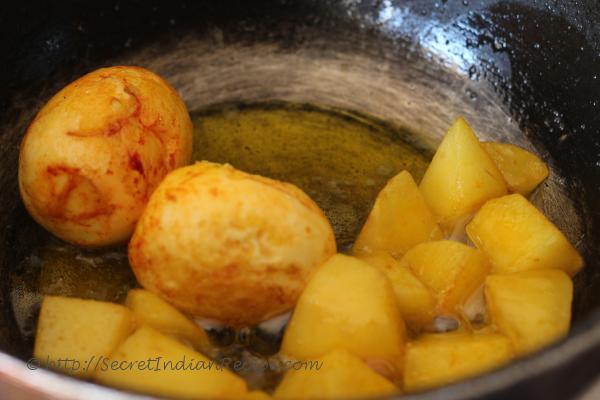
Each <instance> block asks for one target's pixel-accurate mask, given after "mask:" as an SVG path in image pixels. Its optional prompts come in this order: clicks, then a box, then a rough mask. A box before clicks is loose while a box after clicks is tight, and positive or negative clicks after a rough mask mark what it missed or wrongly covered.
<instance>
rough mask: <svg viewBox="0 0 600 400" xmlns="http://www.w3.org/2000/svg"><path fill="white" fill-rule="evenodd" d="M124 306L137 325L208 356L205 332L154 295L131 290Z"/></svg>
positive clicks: (207, 341)
mask: <svg viewBox="0 0 600 400" xmlns="http://www.w3.org/2000/svg"><path fill="white" fill-rule="evenodd" d="M125 305H126V306H127V307H129V308H130V309H131V311H133V313H134V315H135V317H136V320H137V321H138V323H142V324H147V325H149V326H151V327H153V328H154V329H156V330H158V331H160V332H162V333H165V334H168V335H171V336H174V337H176V338H177V339H182V340H183V341H185V342H188V343H190V344H191V345H192V346H193V347H194V348H195V349H197V350H200V351H201V352H203V353H204V354H210V352H211V349H212V346H211V343H210V339H209V338H208V335H207V334H206V332H204V330H203V329H202V328H200V327H199V326H198V325H197V324H195V323H194V322H192V321H191V320H190V319H189V318H188V317H186V316H185V315H183V314H182V313H181V312H180V311H179V310H177V309H176V308H175V307H173V306H172V305H170V304H169V303H167V302H166V301H164V300H163V299H161V298H160V297H158V296H157V295H155V294H154V293H151V292H149V291H147V290H143V289H132V290H130V291H129V293H127V299H126V300H125Z"/></svg>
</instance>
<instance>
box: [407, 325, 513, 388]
mask: <svg viewBox="0 0 600 400" xmlns="http://www.w3.org/2000/svg"><path fill="white" fill-rule="evenodd" d="M512 357H513V348H512V346H511V343H510V340H508V339H507V338H506V337H505V336H502V335H499V334H493V333H492V334H487V333H473V334H471V333H439V334H430V335H424V336H422V337H421V338H419V339H418V340H416V341H414V342H410V343H409V344H408V346H407V349H406V358H405V365H404V370H405V373H404V390H406V391H407V392H415V391H421V390H425V389H431V388H433V387H437V386H442V385H447V384H449V383H453V382H456V381H458V380H461V379H464V378H468V377H471V376H474V375H478V374H482V373H484V372H488V371H489V370H492V369H494V368H497V367H499V366H501V365H503V364H506V363H507V362H508V361H510V360H511V359H512Z"/></svg>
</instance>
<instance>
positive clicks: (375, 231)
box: [353, 171, 442, 257]
mask: <svg viewBox="0 0 600 400" xmlns="http://www.w3.org/2000/svg"><path fill="white" fill-rule="evenodd" d="M441 238H442V231H441V230H440V228H439V227H438V225H437V223H436V221H435V217H434V215H433V214H432V213H431V211H430V210H429V207H428V206H427V204H426V203H425V200H424V199H423V195H422V194H421V191H420V190H419V188H418V186H417V184H416V183H415V181H414V180H413V178H412V176H411V175H410V173H408V172H407V171H402V172H400V173H399V174H398V175H396V176H395V177H393V178H392V179H390V180H389V182H388V183H387V184H386V185H385V187H384V188H383V189H382V190H381V192H379V194H378V195H377V198H376V200H375V205H374V206H373V209H372V210H371V213H370V214H369V217H368V218H367V221H366V222H365V225H364V226H363V228H362V230H361V232H360V234H359V235H358V239H356V242H355V243H354V249H353V250H354V253H355V254H364V253H367V254H368V253H371V252H374V251H379V250H382V251H388V252H390V253H391V254H392V255H394V256H396V257H398V256H402V255H403V254H404V253H406V252H407V251H408V250H409V249H410V248H412V247H414V246H415V245H417V244H419V243H422V242H426V241H429V240H437V239H441Z"/></svg>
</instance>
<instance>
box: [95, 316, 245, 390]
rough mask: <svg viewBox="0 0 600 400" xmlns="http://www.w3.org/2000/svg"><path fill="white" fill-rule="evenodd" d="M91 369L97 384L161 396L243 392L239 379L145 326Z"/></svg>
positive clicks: (240, 379) (243, 385) (216, 364)
mask: <svg viewBox="0 0 600 400" xmlns="http://www.w3.org/2000/svg"><path fill="white" fill-rule="evenodd" d="M95 370H96V374H95V376H94V378H95V380H96V381H97V382H99V383H102V384H104V385H108V386H112V387H115V388H119V389H125V390H133V391H138V392H141V393H147V394H151V395H155V396H161V397H168V398H179V399H197V398H224V397H227V398H239V397H242V396H243V395H245V394H246V393H247V388H246V382H244V380H243V379H242V378H240V377H239V376H237V375H235V374H234V373H233V372H231V371H229V370H227V369H225V368H223V367H221V366H220V364H219V363H218V362H216V361H212V360H210V359H208V358H206V357H205V356H203V355H202V354H200V353H198V352H196V351H194V350H192V349H190V348H189V347H187V346H185V345H183V344H181V343H180V342H178V341H177V340H175V339H172V338H170V337H168V336H165V335H163V334H162V333H160V332H158V331H156V330H154V329H153V328H150V327H148V326H143V327H141V328H140V329H138V330H137V331H136V332H135V333H134V334H133V335H131V336H130V337H129V338H127V340H125V341H124V342H123V343H122V344H121V345H120V346H119V347H118V348H117V350H116V351H115V352H114V353H113V354H112V355H111V357H110V359H106V361H105V362H101V363H99V365H98V367H97V368H95Z"/></svg>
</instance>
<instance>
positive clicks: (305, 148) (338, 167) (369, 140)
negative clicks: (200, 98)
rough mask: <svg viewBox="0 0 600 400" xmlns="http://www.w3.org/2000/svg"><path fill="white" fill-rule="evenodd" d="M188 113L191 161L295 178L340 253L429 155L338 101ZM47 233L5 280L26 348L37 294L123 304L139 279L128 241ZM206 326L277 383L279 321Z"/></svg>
mask: <svg viewBox="0 0 600 400" xmlns="http://www.w3.org/2000/svg"><path fill="white" fill-rule="evenodd" d="M192 120H193V124H194V159H196V160H208V161H213V162H221V163H224V162H227V163H230V164H232V165H233V166H235V167H236V168H239V169H241V170H244V171H247V172H251V173H256V174H260V175H264V176H267V177H270V178H275V179H280V180H284V181H288V182H291V183H293V184H295V185H297V186H299V187H300V188H301V189H303V190H304V191H305V192H306V193H308V194H309V195H310V196H311V197H312V198H313V199H314V200H315V201H316V202H317V203H318V204H319V205H320V206H321V208H322V209H323V210H324V211H325V214H326V215H327V216H328V217H329V219H330V221H331V223H332V225H333V227H334V231H335V234H336V238H337V241H338V246H339V249H340V250H341V251H344V250H347V249H348V248H349V246H350V245H351V244H352V242H353V240H354V238H355V237H356V235H357V234H358V231H359V229H360V227H361V226H362V223H363V222H364V220H365V218H366V217H367V215H368V212H369V210H370V208H371V206H372V203H373V201H374V199H375V197H376V196H377V193H378V192H379V190H380V189H381V188H382V187H383V186H384V185H385V183H386V181H387V180H388V179H389V178H391V177H392V176H393V175H395V174H396V173H398V172H399V171H401V170H404V169H406V170H408V171H409V172H410V173H411V174H412V175H413V177H414V178H415V180H416V181H417V182H418V181H419V180H420V179H421V177H422V175H423V173H424V172H425V169H426V167H427V163H428V160H429V158H430V154H428V153H426V152H424V151H422V150H420V149H419V147H418V146H417V145H416V144H414V143H412V142H411V141H410V140H411V136H410V134H409V133H408V132H405V131H403V130H401V129H398V128H396V127H393V126H390V125H388V124H386V123H383V122H381V121H378V120H375V119H372V118H369V117H366V116H362V115H358V114H355V113H350V112H346V111H341V110H335V109H326V108H319V107H315V106H309V105H299V104H289V103H280V102H277V103H266V104H265V103H257V104H226V105H220V106H214V107H211V108H210V109H205V110H202V111H199V112H196V113H194V114H193V115H192ZM31 224H33V221H31ZM44 235H45V236H42V238H41V239H40V240H36V241H35V243H33V245H32V247H31V252H30V254H28V255H26V256H25V257H22V259H21V260H20V262H19V263H18V266H17V268H15V272H14V274H13V276H12V282H11V284H12V290H11V300H12V306H13V310H14V314H15V318H16V320H17V324H18V326H19V328H20V330H21V335H22V336H23V338H24V339H25V342H26V343H28V344H29V346H30V347H31V346H32V345H33V340H34V333H35V321H36V319H37V310H38V309H39V302H40V300H41V298H42V296H43V295H63V296H71V297H79V298H89V299H95V300H103V301H113V302H121V301H123V299H124V298H125V296H126V293H127V291H128V290H129V289H130V288H132V287H135V286H137V284H136V282H135V277H134V275H133V273H132V272H131V270H130V268H129V265H128V261H127V252H126V249H125V248H124V247H122V248H116V249H115V248H112V249H109V250H85V249H80V248H77V247H74V246H70V245H67V244H64V243H62V242H60V241H58V240H57V239H55V238H53V237H52V236H51V235H50V234H48V233H45V234H44ZM24 236H27V234H26V233H24ZM211 332H212V336H213V339H214V340H215V341H216V342H217V343H218V344H219V346H220V350H219V353H218V354H217V355H216V357H217V358H227V360H228V361H227V362H226V363H233V362H234V360H239V361H242V364H243V366H244V367H243V368H242V369H241V370H239V371H238V373H240V374H241V375H243V376H244V377H245V378H246V379H247V380H248V382H249V386H250V387H252V388H264V389H267V390H268V389H270V388H273V387H274V386H275V385H276V384H277V382H278V380H279V379H280V378H281V360H280V359H279V358H278V357H274V356H273V354H274V353H276V352H277V350H278V346H279V343H280V340H281V330H280V329H278V328H275V329H274V330H271V331H270V332H268V331H266V330H264V329H261V328H256V329H245V330H241V331H239V332H233V331H231V330H227V329H221V330H213V331H211ZM230 365H232V364H230Z"/></svg>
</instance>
